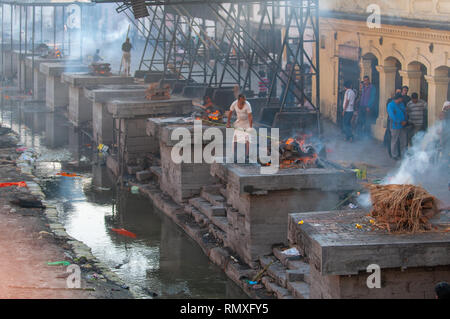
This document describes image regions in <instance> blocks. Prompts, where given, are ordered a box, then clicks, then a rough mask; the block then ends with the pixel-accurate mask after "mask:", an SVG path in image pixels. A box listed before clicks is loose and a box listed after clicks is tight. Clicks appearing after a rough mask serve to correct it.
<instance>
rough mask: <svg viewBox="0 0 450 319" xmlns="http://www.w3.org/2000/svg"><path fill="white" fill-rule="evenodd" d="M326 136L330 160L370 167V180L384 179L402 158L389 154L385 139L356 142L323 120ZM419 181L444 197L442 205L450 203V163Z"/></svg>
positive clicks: (324, 136) (430, 190)
mask: <svg viewBox="0 0 450 319" xmlns="http://www.w3.org/2000/svg"><path fill="white" fill-rule="evenodd" d="M323 140H324V142H325V146H326V148H327V150H328V152H327V157H328V159H329V160H331V161H334V162H337V163H340V164H341V165H343V166H344V167H352V166H353V167H357V168H362V167H367V175H368V179H369V181H373V180H376V179H382V178H384V177H386V176H387V175H388V174H389V173H392V172H395V171H396V170H397V169H398V168H399V167H400V165H401V161H398V162H397V161H394V160H393V159H391V158H390V157H389V154H388V152H387V149H386V148H385V147H384V145H383V143H382V142H379V141H377V140H375V139H372V138H370V139H366V140H355V141H354V142H353V143H350V142H347V141H345V140H344V134H343V133H342V132H341V130H340V129H339V128H338V127H337V126H336V125H335V124H334V123H332V122H330V121H328V120H323ZM419 180H420V184H421V185H422V186H423V187H425V188H426V189H427V190H428V191H429V192H431V193H432V194H433V195H435V196H436V197H437V198H438V199H439V200H441V202H442V205H443V206H450V191H449V187H448V184H449V182H450V167H449V166H448V165H447V166H443V167H438V166H432V167H430V168H429V169H428V170H424V171H423V173H422V174H421V176H420V178H419Z"/></svg>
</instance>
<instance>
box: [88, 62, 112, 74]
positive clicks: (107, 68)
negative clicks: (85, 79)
mask: <svg viewBox="0 0 450 319" xmlns="http://www.w3.org/2000/svg"><path fill="white" fill-rule="evenodd" d="M89 70H90V72H89V73H90V74H91V75H95V76H98V75H101V76H110V75H111V64H109V63H96V62H93V63H91V65H90V66H89Z"/></svg>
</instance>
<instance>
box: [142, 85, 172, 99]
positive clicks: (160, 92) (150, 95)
mask: <svg viewBox="0 0 450 319" xmlns="http://www.w3.org/2000/svg"><path fill="white" fill-rule="evenodd" d="M145 98H146V99H147V100H170V85H169V84H165V85H164V86H163V87H160V85H159V83H151V84H150V85H149V86H148V89H147V91H146V92H145Z"/></svg>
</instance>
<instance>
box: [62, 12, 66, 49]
mask: <svg viewBox="0 0 450 319" xmlns="http://www.w3.org/2000/svg"><path fill="white" fill-rule="evenodd" d="M61 11H62V48H61V52H62V54H63V55H64V48H65V45H64V41H65V34H66V24H65V23H64V21H65V19H66V17H65V12H66V7H65V6H62V7H61Z"/></svg>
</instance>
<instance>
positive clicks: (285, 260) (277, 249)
mask: <svg viewBox="0 0 450 319" xmlns="http://www.w3.org/2000/svg"><path fill="white" fill-rule="evenodd" d="M288 249H289V248H288ZM285 250H287V249H281V247H274V248H273V249H272V252H273V254H274V256H275V257H276V258H277V259H278V260H279V261H280V262H281V263H282V264H283V265H284V266H285V267H288V262H289V261H297V260H301V259H302V256H300V254H299V255H297V256H289V255H286V254H283V251H285Z"/></svg>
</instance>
